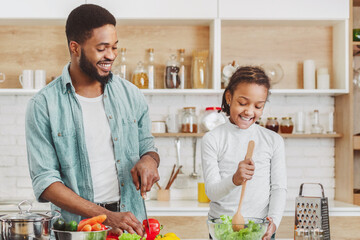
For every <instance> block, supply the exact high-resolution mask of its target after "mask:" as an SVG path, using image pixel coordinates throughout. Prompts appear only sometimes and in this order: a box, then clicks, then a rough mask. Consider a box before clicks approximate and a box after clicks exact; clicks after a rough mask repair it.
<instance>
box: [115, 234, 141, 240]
mask: <svg viewBox="0 0 360 240" xmlns="http://www.w3.org/2000/svg"><path fill="white" fill-rule="evenodd" d="M119 240H145V238H141V236H139V235H137V234H136V233H133V234H131V233H123V234H121V235H120V237H119Z"/></svg>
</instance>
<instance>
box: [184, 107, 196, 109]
mask: <svg viewBox="0 0 360 240" xmlns="http://www.w3.org/2000/svg"><path fill="white" fill-rule="evenodd" d="M184 109H195V107H184Z"/></svg>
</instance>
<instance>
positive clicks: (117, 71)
mask: <svg viewBox="0 0 360 240" xmlns="http://www.w3.org/2000/svg"><path fill="white" fill-rule="evenodd" d="M113 74H114V75H115V76H118V77H121V78H123V79H126V80H129V78H128V70H127V63H126V48H121V49H120V64H119V65H117V66H115V68H114V70H113Z"/></svg>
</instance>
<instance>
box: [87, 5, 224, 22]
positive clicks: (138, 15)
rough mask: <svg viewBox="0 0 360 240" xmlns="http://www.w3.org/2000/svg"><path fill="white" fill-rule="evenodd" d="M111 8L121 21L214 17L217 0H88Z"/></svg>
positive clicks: (215, 15)
mask: <svg viewBox="0 0 360 240" xmlns="http://www.w3.org/2000/svg"><path fill="white" fill-rule="evenodd" d="M87 3H93V4H98V5H101V6H103V7H105V8H106V9H109V10H110V11H111V13H113V14H114V16H115V17H116V19H118V20H119V22H121V21H123V20H130V19H131V20H135V19H146V20H157V19H166V20H171V19H174V20H178V19H214V18H216V17H217V0H196V1H194V0H181V1H174V0H172V1H164V0H133V1H128V0H118V1H112V0H88V1H87Z"/></svg>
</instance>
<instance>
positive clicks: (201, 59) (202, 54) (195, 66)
mask: <svg viewBox="0 0 360 240" xmlns="http://www.w3.org/2000/svg"><path fill="white" fill-rule="evenodd" d="M208 56H209V51H208V50H204V51H196V50H194V51H193V60H192V68H191V69H192V71H191V72H192V74H191V75H192V81H191V83H192V84H191V87H192V88H194V89H197V88H206V84H207V81H208V79H207V78H208V76H207V58H208Z"/></svg>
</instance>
